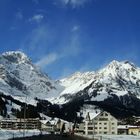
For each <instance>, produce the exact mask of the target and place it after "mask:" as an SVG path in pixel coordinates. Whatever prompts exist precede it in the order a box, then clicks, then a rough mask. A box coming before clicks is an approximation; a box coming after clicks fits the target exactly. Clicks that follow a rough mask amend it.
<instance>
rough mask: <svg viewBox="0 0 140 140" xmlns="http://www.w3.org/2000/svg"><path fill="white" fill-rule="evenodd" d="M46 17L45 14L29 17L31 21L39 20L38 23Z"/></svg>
mask: <svg viewBox="0 0 140 140" xmlns="http://www.w3.org/2000/svg"><path fill="white" fill-rule="evenodd" d="M43 19H44V15H43V14H36V15H34V16H33V17H31V18H30V19H29V22H33V21H35V22H37V23H40V22H41V21H42V20H43Z"/></svg>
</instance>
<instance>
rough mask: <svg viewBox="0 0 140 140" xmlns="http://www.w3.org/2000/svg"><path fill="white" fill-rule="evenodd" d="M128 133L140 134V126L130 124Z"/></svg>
mask: <svg viewBox="0 0 140 140" xmlns="http://www.w3.org/2000/svg"><path fill="white" fill-rule="evenodd" d="M128 134H129V135H136V136H140V126H130V127H129V128H128Z"/></svg>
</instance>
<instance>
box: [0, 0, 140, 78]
mask: <svg viewBox="0 0 140 140" xmlns="http://www.w3.org/2000/svg"><path fill="white" fill-rule="evenodd" d="M0 18H1V20H0V53H3V52H5V51H13V50H14V51H16V50H20V51H23V52H24V53H26V54H27V55H28V56H29V57H30V58H31V59H32V61H33V62H34V63H35V64H36V65H37V66H39V67H41V69H42V71H44V72H46V73H48V74H49V76H50V77H52V78H60V77H64V76H67V75H69V74H72V73H74V72H75V71H82V72H83V71H91V70H97V69H100V68H102V67H103V66H105V65H106V64H108V63H109V62H110V61H112V60H114V59H115V60H118V61H123V60H129V61H131V62H133V63H135V64H136V65H138V66H140V55H139V54H140V0H1V1H0Z"/></svg>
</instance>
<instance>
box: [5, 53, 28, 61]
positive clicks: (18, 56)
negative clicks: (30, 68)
mask: <svg viewBox="0 0 140 140" xmlns="http://www.w3.org/2000/svg"><path fill="white" fill-rule="evenodd" d="M2 56H3V57H4V58H6V59H8V60H9V61H11V62H15V63H19V62H28V61H30V59H29V58H28V57H27V56H26V55H25V54H24V53H23V52H21V51H9V52H5V53H3V54H2Z"/></svg>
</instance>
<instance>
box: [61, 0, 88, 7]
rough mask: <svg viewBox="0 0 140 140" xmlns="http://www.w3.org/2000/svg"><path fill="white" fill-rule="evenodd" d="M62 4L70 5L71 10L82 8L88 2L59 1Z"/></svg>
mask: <svg viewBox="0 0 140 140" xmlns="http://www.w3.org/2000/svg"><path fill="white" fill-rule="evenodd" d="M60 1H61V2H62V3H63V4H65V5H68V4H70V5H71V6H72V7H73V8H76V7H79V6H83V5H84V4H85V3H86V2H88V1H89V0H60Z"/></svg>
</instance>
